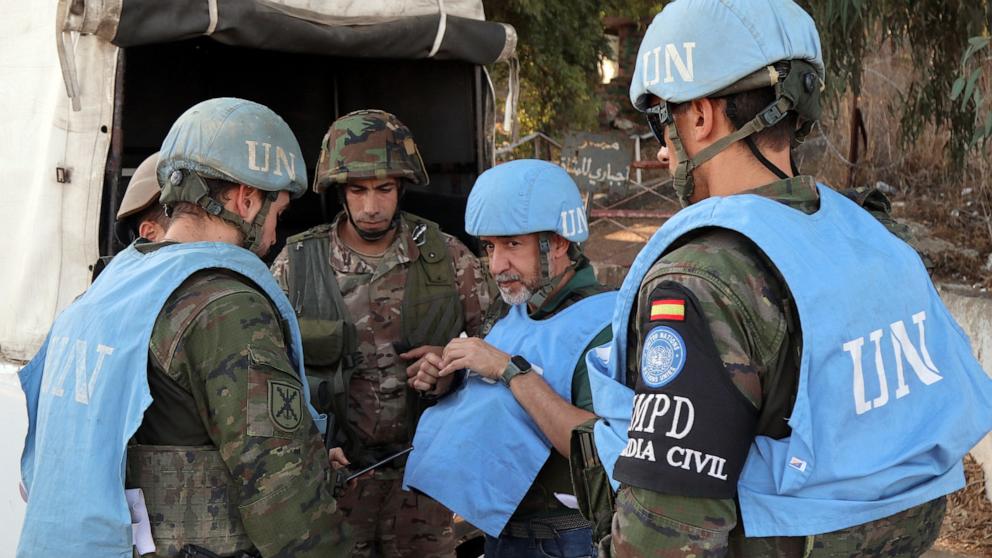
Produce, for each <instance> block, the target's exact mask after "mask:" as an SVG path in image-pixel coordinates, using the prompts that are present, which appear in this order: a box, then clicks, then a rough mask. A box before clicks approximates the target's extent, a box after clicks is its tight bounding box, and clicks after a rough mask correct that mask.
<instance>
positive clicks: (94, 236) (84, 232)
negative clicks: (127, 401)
mask: <svg viewBox="0 0 992 558" xmlns="http://www.w3.org/2000/svg"><path fill="white" fill-rule="evenodd" d="M0 14H2V15H3V17H0V172H2V182H0V189H2V195H0V224H2V226H3V234H0V251H2V253H3V254H5V263H6V265H5V266H4V268H3V269H2V270H0V424H3V425H4V426H3V440H4V442H5V443H4V444H3V446H2V449H0V558H12V557H13V556H14V553H15V550H16V548H17V540H18V535H19V533H20V528H21V523H22V521H23V516H24V503H23V501H22V499H21V496H20V494H19V491H18V481H19V479H20V463H19V461H20V453H21V447H22V441H23V439H24V435H25V433H26V430H27V427H26V418H25V411H24V408H25V407H24V398H23V395H22V393H21V389H20V385H19V383H18V380H17V376H16V372H17V370H18V369H19V368H20V367H21V366H23V364H24V363H26V361H27V360H29V359H30V358H31V357H32V356H33V355H34V353H35V352H36V351H37V350H38V348H39V347H40V346H41V343H42V342H43V341H44V336H45V335H46V333H47V332H48V329H49V327H50V326H51V324H52V321H53V320H54V318H55V317H56V316H57V315H58V313H59V312H60V311H61V310H62V309H64V308H65V307H66V306H68V305H69V303H71V302H72V301H73V300H74V299H75V298H76V297H77V296H79V294H81V293H82V292H83V291H84V290H85V289H86V288H87V287H88V286H89V283H90V278H91V274H92V270H91V268H90V266H91V265H92V264H94V263H95V262H96V260H97V258H98V256H99V255H100V254H99V251H98V245H99V238H98V236H99V234H100V230H99V216H100V211H101V204H102V203H103V200H102V195H103V190H104V181H105V171H106V163H107V157H108V152H109V150H110V145H111V137H112V133H113V119H114V83H115V79H116V77H117V75H116V74H117V69H118V65H117V64H118V51H119V49H120V48H127V47H129V46H138V45H142V44H149V43H156V42H170V41H180V40H184V39H190V38H194V37H198V36H203V35H208V36H210V37H211V38H212V39H214V40H216V41H218V42H222V43H225V44H229V45H235V46H244V47H250V48H260V49H269V50H278V51H283V52H301V53H310V54H324V55H328V56H340V57H372V58H397V59H403V58H406V59H413V58H435V59H439V60H462V61H467V62H471V63H474V64H488V63H492V62H496V61H499V60H504V59H506V58H508V57H510V56H512V55H513V52H514V49H515V46H516V34H515V32H514V30H513V28H512V27H510V26H508V25H503V24H499V23H491V22H486V21H485V20H484V13H483V9H482V2H481V1H480V0H360V1H359V0H355V1H352V0H336V1H335V0H329V1H328V0H61V1H60V0H32V1H30V2H22V1H20V0H0ZM63 31H66V32H63ZM57 45H59V46H60V47H61V48H57ZM60 50H61V52H60ZM60 55H61V57H62V60H63V61H64V64H60ZM64 77H66V78H68V79H63V78H64ZM67 89H68V90H69V91H70V92H71V93H72V95H71V96H70V95H67ZM115 209H116V208H115Z"/></svg>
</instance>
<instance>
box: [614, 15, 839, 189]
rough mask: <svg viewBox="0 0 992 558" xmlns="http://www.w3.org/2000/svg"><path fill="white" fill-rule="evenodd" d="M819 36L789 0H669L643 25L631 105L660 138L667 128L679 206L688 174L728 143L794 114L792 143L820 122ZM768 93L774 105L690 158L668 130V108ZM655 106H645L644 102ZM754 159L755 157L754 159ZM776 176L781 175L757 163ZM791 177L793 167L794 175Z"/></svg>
mask: <svg viewBox="0 0 992 558" xmlns="http://www.w3.org/2000/svg"><path fill="white" fill-rule="evenodd" d="M823 77H824V73H823V59H822V56H821V53H820V36H819V33H818V32H817V30H816V25H815V24H814V23H813V19H812V18H811V17H810V16H809V14H807V13H806V12H805V11H803V9H802V8H800V7H799V6H798V5H796V4H795V3H794V2H792V1H791V0H676V1H675V2H672V3H671V4H668V5H667V6H665V8H664V10H662V11H661V13H659V14H658V15H657V16H655V18H654V21H653V22H651V26H650V27H648V30H647V33H646V34H645V35H644V40H643V41H641V47H640V49H639V51H638V53H637V63H636V66H635V68H634V75H633V78H632V80H631V83H630V100H631V102H632V103H633V104H634V107H635V108H636V109H637V110H639V111H642V112H646V113H647V116H648V123H649V124H650V125H651V129H652V131H653V132H654V133H655V135H656V136H658V138H659V140H662V138H663V137H664V136H663V134H664V128H665V127H667V128H668V133H669V137H670V138H671V140H672V146H671V147H672V149H673V150H674V151H675V156H676V158H677V159H676V161H677V166H676V170H675V173H674V176H673V179H674V186H675V191H676V193H677V194H678V197H679V200H680V201H681V202H682V204H683V205H688V203H689V197H690V196H691V195H692V190H693V182H692V171H693V169H695V168H696V167H698V166H699V165H701V164H703V163H704V162H706V161H707V160H709V159H710V158H712V157H713V156H714V155H716V154H717V153H719V152H721V151H723V150H724V149H726V148H727V147H728V146H729V145H731V144H733V143H734V142H737V141H740V140H745V141H746V142H747V143H748V147H749V148H750V149H751V151H752V153H756V152H757V147H756V146H755V145H754V140H753V138H751V137H750V136H751V135H752V134H755V133H757V132H759V131H761V130H763V129H765V128H768V127H771V126H774V125H775V124H776V123H778V122H779V121H780V120H782V119H783V118H784V117H785V116H786V115H787V113H789V112H790V111H794V112H796V113H797V115H798V129H797V130H796V132H795V138H796V141H802V140H803V139H805V137H806V135H807V134H808V133H809V131H810V129H811V128H812V126H813V123H814V122H815V121H816V120H817V119H818V118H819V117H820V91H821V90H822V89H823ZM763 87H773V88H774V91H775V100H774V102H772V103H771V104H770V105H769V106H767V107H766V108H765V109H764V110H762V111H761V112H760V113H759V114H758V115H757V116H756V117H754V119H752V120H751V121H750V122H748V123H747V124H746V125H744V126H742V127H741V128H740V129H739V130H736V131H735V132H734V133H732V134H730V135H728V136H726V137H724V138H721V139H719V140H717V141H716V142H715V143H713V144H712V145H710V146H708V147H707V148H706V149H703V150H702V151H700V152H699V153H697V154H696V155H695V156H694V157H692V158H689V157H688V155H687V154H686V152H685V149H684V147H683V145H682V141H681V139H680V138H679V133H678V130H677V127H676V126H675V125H674V118H673V117H672V112H671V108H672V105H673V104H677V103H682V102H686V101H691V100H694V99H701V98H704V97H709V98H716V97H723V96H727V95H732V94H735V93H740V92H743V91H749V90H752V89H760V88H763ZM651 95H654V96H656V97H658V98H660V99H661V101H662V102H661V103H660V104H658V105H656V106H654V107H651V106H649V101H650V96H651ZM757 155H760V153H756V156H757ZM758 159H759V161H761V162H762V164H764V165H765V166H766V167H768V168H769V170H771V171H772V172H774V173H775V174H776V175H778V176H780V177H784V176H785V175H784V173H782V171H781V170H780V169H778V168H777V167H774V165H771V163H769V162H767V161H765V160H762V159H763V157H758ZM793 172H795V169H793Z"/></svg>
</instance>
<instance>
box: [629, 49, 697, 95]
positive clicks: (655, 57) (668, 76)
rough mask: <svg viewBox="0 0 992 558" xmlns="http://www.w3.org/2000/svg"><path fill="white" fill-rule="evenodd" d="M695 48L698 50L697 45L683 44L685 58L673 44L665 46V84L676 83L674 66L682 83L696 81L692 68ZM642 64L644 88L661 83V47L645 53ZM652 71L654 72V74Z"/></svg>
mask: <svg viewBox="0 0 992 558" xmlns="http://www.w3.org/2000/svg"><path fill="white" fill-rule="evenodd" d="M694 48H696V43H682V51H683V52H684V53H685V57H683V56H682V53H680V52H679V49H678V48H676V46H675V45H673V44H671V43H669V44H667V45H665V77H664V79H665V83H672V82H673V81H675V76H674V75H673V74H672V66H674V67H675V70H676V71H677V72H678V73H679V77H680V78H682V81H685V82H691V81H693V80H694V79H695V72H694V71H693V66H692V49H694ZM641 63H642V64H644V72H643V76H644V86H645V87H650V86H652V85H655V84H657V83H661V80H662V77H661V47H655V48H654V50H649V51H648V52H645V53H644V59H643V60H642V61H641ZM652 70H654V71H653V72H652Z"/></svg>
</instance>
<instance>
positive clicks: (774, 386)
mask: <svg viewBox="0 0 992 558" xmlns="http://www.w3.org/2000/svg"><path fill="white" fill-rule="evenodd" d="M748 193H749V194H757V195H761V196H766V197H768V198H771V199H774V200H776V201H779V202H781V203H784V204H786V205H788V206H790V207H793V208H795V209H798V210H800V211H803V212H805V213H813V212H814V211H816V209H817V208H818V207H819V196H818V194H817V192H816V189H815V184H814V181H813V179H812V178H811V177H809V176H799V177H796V178H792V179H788V180H781V181H777V182H774V183H771V184H768V185H766V186H762V187H760V188H757V189H754V190H750V191H748ZM845 194H846V195H848V196H849V197H852V198H854V199H855V201H858V202H859V203H861V205H863V206H865V207H866V209H868V210H869V211H870V212H871V213H872V214H873V215H874V216H875V217H876V218H878V219H879V221H881V222H882V223H883V224H884V225H886V227H888V228H889V230H890V231H892V232H893V233H894V234H896V235H897V236H900V237H901V238H903V240H906V241H909V242H910V243H912V242H911V241H912V239H910V238H908V237H907V232H908V231H907V229H906V228H905V227H902V226H901V225H899V224H898V223H896V222H895V221H894V220H892V219H891V217H889V216H888V204H887V201H886V200H884V196H881V195H880V194H872V193H871V192H846V193H845ZM880 196H881V197H880ZM866 202H870V203H866ZM666 282H673V283H675V284H677V285H679V286H680V287H682V288H684V289H686V290H688V291H690V292H691V293H692V294H693V295H695V297H696V298H697V299H698V300H699V303H700V306H701V308H702V312H703V318H704V319H705V321H706V322H707V323H708V324H709V328H710V331H711V333H712V336H713V340H714V341H715V346H716V350H717V352H718V353H719V358H720V359H721V360H722V362H723V366H724V369H725V370H726V372H727V374H729V376H730V379H731V381H732V382H733V384H734V386H736V387H737V389H738V390H739V391H740V392H741V393H742V394H743V395H744V397H745V398H746V399H747V400H748V401H750V403H751V404H752V405H754V407H755V408H756V409H758V412H759V417H758V425H757V431H758V433H760V434H762V435H766V436H770V437H773V438H781V437H784V436H787V435H788V434H789V431H788V425H787V422H786V419H787V417H788V416H789V413H790V412H791V409H792V403H793V398H794V394H795V391H796V387H797V386H796V384H797V382H798V375H799V374H798V370H799V366H798V362H799V360H798V359H799V355H800V352H801V350H802V347H801V335H800V334H799V332H798V328H797V327H793V326H794V324H797V323H798V316H797V314H796V312H795V308H794V304H793V302H792V299H791V296H790V294H789V291H788V288H787V286H786V285H785V283H784V281H783V280H782V278H781V277H780V276H779V274H778V272H777V271H776V270H775V268H774V267H773V266H772V265H771V263H770V262H769V261H768V260H767V258H766V257H765V256H764V255H763V254H762V253H761V252H760V250H759V249H758V248H757V247H756V246H755V245H754V244H753V243H751V242H750V241H749V240H748V239H746V238H745V237H743V236H742V235H740V234H738V233H736V232H733V231H729V230H726V229H706V230H704V231H703V232H700V233H698V234H695V235H691V236H689V237H688V238H684V239H681V240H680V241H679V242H677V243H676V244H675V245H674V247H673V248H672V249H671V250H670V251H669V252H668V253H666V254H665V255H663V256H662V257H661V258H659V259H658V260H657V261H656V262H655V263H654V265H653V266H652V267H651V269H650V270H649V271H648V273H647V275H646V276H645V278H644V280H643V281H642V283H641V285H640V288H639V291H638V299H637V306H636V310H635V314H634V316H633V319H632V320H631V321H630V325H629V332H628V333H629V334H628V339H629V341H628V348H627V355H628V357H627V374H628V379H627V380H628V385H634V381H635V376H636V374H638V371H639V370H640V358H641V347H640V344H641V341H642V340H643V338H644V334H645V333H646V331H645V328H646V326H647V325H648V324H649V323H650V320H649V314H650V308H649V306H650V304H651V300H652V293H654V292H655V289H656V288H659V287H660V286H661V285H662V284H663V283H666ZM942 517H943V499H940V501H934V502H930V503H928V504H924V505H922V506H918V507H917V508H912V509H910V510H907V511H905V512H902V513H900V514H896V515H894V516H891V517H888V518H884V519H881V520H878V521H874V522H871V523H868V524H865V525H859V526H855V527H851V528H849V529H845V530H842V531H838V532H835V533H828V534H824V535H818V536H816V537H815V538H809V539H806V538H802V537H800V538H795V537H793V538H787V537H775V538H748V537H745V536H744V532H743V529H742V527H741V526H740V522H739V510H738V509H737V506H736V503H735V502H734V500H717V499H703V498H691V497H686V496H674V495H666V494H660V493H656V492H652V491H648V490H643V489H638V488H633V487H625V488H623V489H621V492H620V494H618V497H617V514H616V516H615V518H614V524H613V536H612V546H613V549H612V553H613V554H614V555H618V556H684V555H693V554H695V555H697V556H725V555H727V554H730V555H734V556H749V557H750V556H802V555H804V553H805V552H806V551H807V550H809V551H811V552H812V555H813V556H816V555H818V554H819V553H821V552H838V553H840V554H837V555H844V556H860V555H872V556H880V555H886V556H888V555H903V554H900V553H902V552H906V553H907V554H906V555H908V554H909V553H911V551H912V549H913V548H916V546H914V544H915V543H919V545H920V546H922V545H925V544H926V541H927V540H930V541H931V542H932V536H933V535H935V534H936V530H939V527H940V522H941V519H942ZM898 535H903V536H904V538H903V539H901V541H902V542H901V543H900V544H901V546H900V548H898V549H893V548H890V545H892V544H893V542H894V541H895V540H896V536H898ZM907 537H908V538H907ZM807 545H808V548H807ZM925 548H926V546H923V548H922V550H925ZM922 550H920V552H922Z"/></svg>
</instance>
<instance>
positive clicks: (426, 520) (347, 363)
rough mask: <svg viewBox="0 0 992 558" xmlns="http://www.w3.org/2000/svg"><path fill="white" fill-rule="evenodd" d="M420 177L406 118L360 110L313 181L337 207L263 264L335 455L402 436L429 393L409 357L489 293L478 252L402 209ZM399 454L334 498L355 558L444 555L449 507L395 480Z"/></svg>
mask: <svg viewBox="0 0 992 558" xmlns="http://www.w3.org/2000/svg"><path fill="white" fill-rule="evenodd" d="M427 183H428V177H427V172H426V170H425V169H424V165H423V161H422V160H421V158H420V154H419V153H418V151H417V147H416V144H415V143H414V141H413V137H412V136H411V134H410V131H409V129H408V128H407V127H406V126H404V125H403V124H402V123H401V122H400V121H399V120H398V119H397V118H396V117H395V116H393V115H391V114H388V113H386V112H382V111H375V110H365V111H357V112H353V113H351V114H348V115H345V116H343V117H341V118H339V119H338V120H336V121H335V122H334V123H333V124H332V125H331V127H330V130H329V131H328V133H327V135H326V136H325V138H324V142H323V145H322V148H321V154H320V161H319V163H318V166H317V176H316V177H315V181H314V189H315V191H317V192H322V191H324V190H326V189H328V188H335V189H336V190H337V193H338V197H339V199H340V201H341V203H342V206H343V211H341V212H340V213H339V214H338V215H337V217H336V218H335V219H334V221H333V222H332V223H331V224H330V225H322V226H319V227H316V228H315V229H311V230H310V231H307V232H305V233H303V234H301V235H297V236H296V237H292V238H290V239H288V241H287V243H286V247H285V248H284V249H283V251H282V252H281V253H280V254H279V256H278V257H277V258H276V260H275V262H274V263H273V265H272V272H273V274H274V275H275V277H276V279H277V280H278V281H279V282H280V284H281V285H282V287H283V288H284V289H285V290H286V292H287V293H288V294H289V297H290V300H291V301H292V302H293V305H294V307H295V308H296V310H297V313H298V315H299V316H300V319H301V323H302V327H303V335H304V352H305V353H306V359H307V365H308V366H307V370H308V375H309V376H310V377H311V380H312V382H313V388H314V389H313V390H312V391H313V393H314V396H315V405H317V407H318V408H319V409H320V410H322V411H326V412H328V413H332V414H333V415H334V416H335V417H336V420H337V425H338V429H337V432H336V433H335V436H336V440H337V441H338V442H339V443H341V444H342V448H335V450H333V455H334V458H335V459H336V460H337V462H338V464H339V465H348V464H350V465H352V466H354V467H362V466H367V465H370V464H372V463H375V462H377V461H379V460H380V459H383V458H385V457H388V456H389V455H391V454H394V453H396V452H397V451H399V450H402V449H404V448H406V447H408V446H409V445H410V441H411V439H412V437H413V432H414V429H415V426H416V420H417V418H418V417H419V413H420V411H421V410H422V409H423V407H424V405H425V401H424V400H422V399H421V397H420V396H419V395H418V394H417V393H416V392H414V391H413V390H412V389H409V388H408V387H407V372H406V368H407V366H408V365H410V364H412V363H414V362H415V361H417V360H418V359H420V358H421V357H423V355H424V354H426V353H427V352H429V351H435V352H438V353H440V349H441V346H443V345H445V344H446V343H447V342H448V341H450V340H451V339H452V338H454V337H457V336H458V335H459V334H460V333H461V332H463V331H464V332H466V333H467V334H469V335H476V334H477V333H478V332H479V329H480V327H481V323H482V314H483V311H484V309H485V308H486V307H487V306H488V303H489V291H488V288H487V285H486V282H485V280H484V278H483V274H482V269H481V267H480V265H479V262H478V260H477V259H476V258H475V256H474V255H473V254H472V253H471V252H470V251H469V250H468V248H466V247H465V246H464V245H463V244H462V243H461V242H459V241H458V240H457V239H455V238H454V237H452V236H449V235H447V234H444V233H442V232H441V231H440V229H439V228H438V227H437V225H436V224H434V223H432V222H430V221H427V220H425V219H422V218H420V217H417V216H415V215H411V214H409V213H405V212H401V211H400V210H399V201H400V199H401V198H402V194H403V189H404V188H406V187H407V186H408V185H425V184H427ZM404 463H405V460H403V459H398V460H395V461H393V462H391V463H390V464H388V465H387V466H384V467H381V468H379V469H376V470H375V471H374V472H373V473H372V474H371V476H370V477H365V478H361V479H359V480H358V483H357V486H353V487H350V488H349V489H348V490H347V491H346V492H345V494H344V495H343V496H342V498H341V500H340V502H339V505H340V507H341V509H342V510H343V511H344V513H345V515H346V516H347V518H348V522H349V524H350V525H351V527H352V529H353V531H354V533H355V538H356V547H355V555H356V556H372V555H377V556H382V557H394V556H416V557H417V558H428V557H441V556H452V555H453V551H454V540H453V536H452V527H451V521H452V514H451V512H450V511H448V510H447V509H445V508H444V507H443V506H441V505H439V504H437V503H436V502H434V501H433V500H431V499H429V498H427V497H425V496H424V495H422V494H416V493H412V492H405V491H403V490H402V489H401V480H402V478H403V470H404V469H403V465H404Z"/></svg>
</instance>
